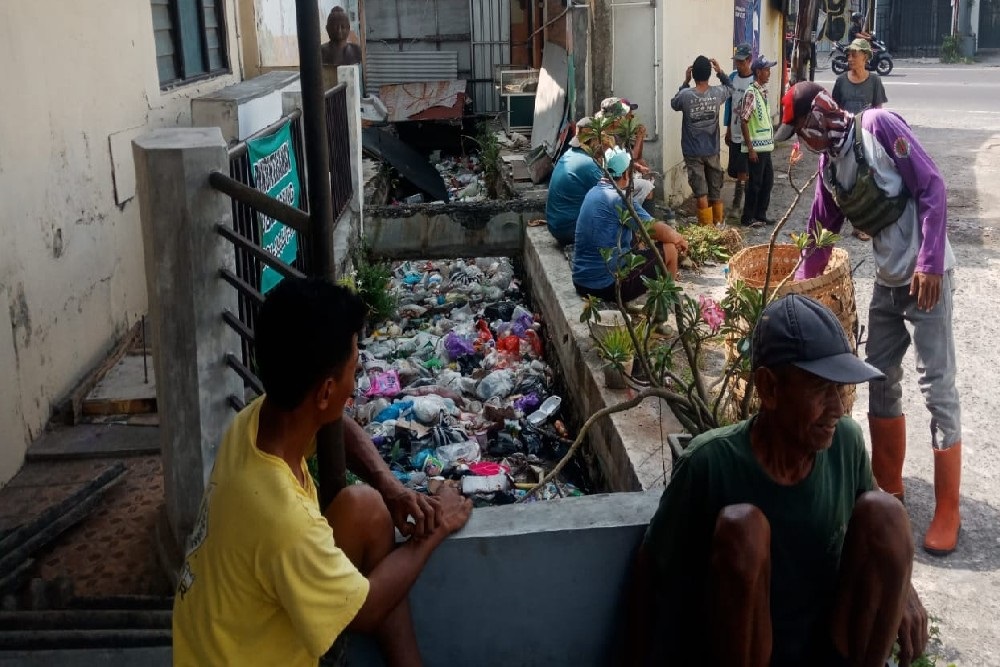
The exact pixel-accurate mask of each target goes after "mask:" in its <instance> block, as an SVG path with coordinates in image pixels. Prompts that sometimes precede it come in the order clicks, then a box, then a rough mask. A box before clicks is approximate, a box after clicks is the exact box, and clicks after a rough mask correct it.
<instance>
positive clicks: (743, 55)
mask: <svg viewBox="0 0 1000 667" xmlns="http://www.w3.org/2000/svg"><path fill="white" fill-rule="evenodd" d="M752 55H753V47H752V46H750V45H749V44H747V43H746V42H744V43H742V44H739V45H737V46H736V48H734V49H733V60H747V59H748V58H750V57H751V56H752Z"/></svg>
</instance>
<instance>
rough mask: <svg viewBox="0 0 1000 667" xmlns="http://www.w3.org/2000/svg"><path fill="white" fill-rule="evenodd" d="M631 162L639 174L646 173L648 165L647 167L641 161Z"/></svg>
mask: <svg viewBox="0 0 1000 667" xmlns="http://www.w3.org/2000/svg"><path fill="white" fill-rule="evenodd" d="M632 164H633V165H635V170H636V171H637V172H639V173H640V174H648V173H649V167H647V166H646V165H645V164H643V163H642V162H633V163H632Z"/></svg>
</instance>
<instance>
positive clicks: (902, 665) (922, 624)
mask: <svg viewBox="0 0 1000 667" xmlns="http://www.w3.org/2000/svg"><path fill="white" fill-rule="evenodd" d="M928 637H929V633H928V628H927V610H926V609H924V605H923V604H921V602H920V598H919V597H918V596H917V591H915V590H914V589H913V585H912V584H911V585H910V593H909V595H907V596H906V604H905V606H904V607H903V620H902V621H900V623H899V634H898V635H897V639H898V641H899V667H910V664H911V663H912V662H913V660H915V659H916V658H919V657H920V656H922V655H923V654H924V649H926V648H927V639H928Z"/></svg>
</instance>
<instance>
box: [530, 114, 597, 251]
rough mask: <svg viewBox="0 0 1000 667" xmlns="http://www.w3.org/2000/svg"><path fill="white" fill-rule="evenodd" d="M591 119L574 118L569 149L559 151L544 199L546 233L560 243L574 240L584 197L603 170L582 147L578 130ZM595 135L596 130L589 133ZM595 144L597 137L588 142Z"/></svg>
mask: <svg viewBox="0 0 1000 667" xmlns="http://www.w3.org/2000/svg"><path fill="white" fill-rule="evenodd" d="M592 122H593V119H592V118H590V117H589V116H585V117H583V118H581V119H580V120H578V121H577V122H576V135H575V136H574V137H573V138H572V139H570V142H569V150H568V151H566V152H565V153H563V154H562V157H560V158H559V161H558V162H556V166H555V169H553V170H552V178H551V179H549V195H548V198H547V199H546V201H545V223H546V224H547V225H548V228H549V233H550V234H552V236H553V237H555V239H556V241H558V242H559V243H560V244H562V245H569V244H570V243H573V235H574V234H575V233H576V218H577V216H578V215H579V214H580V206H581V205H582V204H583V198H584V197H586V196H587V193H588V192H590V189H591V188H592V187H594V186H595V185H597V183H598V181H600V180H601V178H602V176H603V175H604V173H603V172H602V171H601V167H600V166H598V164H597V162H595V161H594V158H593V157H591V156H590V153H588V152H587V151H586V150H584V143H583V142H581V140H580V130H582V129H584V128H586V127H590V124H591V123H592ZM592 139H596V134H595V135H594V136H593V137H592ZM588 143H590V144H594V145H596V144H597V142H596V141H593V140H592V141H590V142H588Z"/></svg>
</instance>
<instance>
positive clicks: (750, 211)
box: [740, 56, 776, 227]
mask: <svg viewBox="0 0 1000 667" xmlns="http://www.w3.org/2000/svg"><path fill="white" fill-rule="evenodd" d="M775 64H776V63H775V61H773V60H768V59H767V58H765V57H764V56H757V57H756V58H755V59H754V61H753V63H752V64H751V65H750V70H751V71H752V72H753V75H754V80H753V83H752V84H750V87H749V88H748V89H747V92H746V94H745V95H743V105H742V108H741V109H740V128H741V129H742V132H743V145H742V146H741V148H740V150H742V151H743V152H744V153H746V154H747V159H748V160H749V169H750V179H749V182H748V183H747V192H746V201H745V202H744V203H743V215H742V216H741V218H740V222H741V223H742V224H743V226H744V227H762V226H763V225H771V224H774V220H771V219H770V218H768V217H767V207H768V206H770V205H771V188H773V187H774V167H773V165H772V164H771V153H772V152H773V151H774V133H773V129H772V127H771V105H770V103H769V102H768V100H767V84H768V82H769V81H770V80H771V68H772V67H774V65H775Z"/></svg>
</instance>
